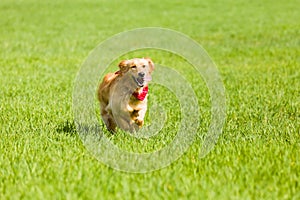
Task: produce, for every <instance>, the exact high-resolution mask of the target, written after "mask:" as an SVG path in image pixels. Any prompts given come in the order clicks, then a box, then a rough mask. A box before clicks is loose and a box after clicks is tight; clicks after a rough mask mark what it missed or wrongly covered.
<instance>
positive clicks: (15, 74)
mask: <svg viewBox="0 0 300 200" xmlns="http://www.w3.org/2000/svg"><path fill="white" fill-rule="evenodd" d="M299 3H300V2H299V1H298V0H288V1H285V2H281V1H269V0H267V1H258V0H256V1H252V2H250V3H247V2H245V1H241V0H237V1H233V0H231V1H230V0H228V1H216V0H213V1H196V0H193V1H177V0H176V1H168V2H167V1H156V0H154V1H146V2H142V1H133V0H131V1H127V2H125V1H116V0H113V1H104V0H103V1H99V2H96V1H88V0H86V1H78V0H75V1H74V0H72V1H71V0H69V1H58V0H57V1H34V0H28V1H11V0H2V1H1V2H0V26H1V29H0V112H1V114H0V134H1V136H0V139H1V141H0V198H1V199H105V198H106V199H112V198H115V199H116V198H120V199H121V198H122V199H123V198H126V199H185V198H186V199H299V198H300V192H299V191H300V186H299V184H300V183H299V180H300V161H299V158H300V151H299V149H300V142H299V141H300V134H299V133H300V130H299V127H300V114H299V113H300V89H299V88H300V81H299V80H300V70H299V69H300V60H299V55H300V48H299V47H300V38H299V35H300V32H299V30H300V23H299V18H300V14H299V11H298V10H299V9H298V8H297V5H299ZM146 26H147V27H148V26H157V27H166V28H171V29H175V30H177V31H180V32H183V33H185V34H187V35H189V36H190V37H191V38H193V39H194V40H196V41H197V42H199V43H200V44H201V45H202V46H203V47H204V48H205V49H206V50H207V52H208V53H209V55H210V56H211V57H212V59H213V60H214V62H215V63H216V64H217V66H218V69H219V70H220V73H221V75H222V78H223V81H224V85H225V88H226V97H227V119H226V124H225V127H224V130H223V133H222V135H221V137H220V138H219V140H218V143H217V144H216V146H215V148H214V149H213V150H212V151H211V152H210V154H208V155H207V156H206V157H205V158H203V159H199V158H198V157H197V155H198V153H199V147H200V145H201V139H197V140H196V141H195V142H194V144H193V145H192V146H191V147H190V149H189V150H188V151H187V152H186V153H185V154H184V155H183V156H182V157H181V158H180V159H178V160H177V161H176V162H174V163H172V164H171V165H170V166H168V167H166V168H164V169H162V170H158V171H154V172H151V173H146V174H130V173H124V172H119V171H115V170H113V169H111V168H109V167H107V166H106V165H104V164H102V163H100V162H98V161H97V160H96V159H95V158H94V157H93V156H92V155H91V153H90V152H89V151H87V150H86V149H85V147H84V145H83V144H82V142H81V140H80V138H79V136H78V135H77V133H76V131H75V129H74V124H73V111H72V92H73V86H74V80H75V78H76V74H77V72H78V70H79V69H80V67H81V64H82V63H83V61H84V60H85V59H86V58H87V56H88V55H89V52H90V51H91V50H92V49H93V48H94V47H96V46H97V45H98V43H99V42H101V41H103V40H105V39H106V38H108V37H110V36H111V35H113V34H116V33H119V32H121V31H125V30H129V29H133V28H137V27H146ZM137 54H138V53H137ZM148 54H150V56H151V57H152V59H153V60H154V61H155V62H157V63H160V64H164V65H167V66H173V65H174V62H175V60H176V59H177V60H180V59H179V58H175V60H174V56H173V55H170V54H167V53H163V52H153V51H152V52H151V51H150V52H149V53H148ZM175 57H176V56H175ZM116 62H117V61H116ZM178 70H179V71H180V68H179V69H178ZM186 76H187V77H188V78H190V79H189V80H190V81H191V85H192V86H193V88H194V90H195V91H196V95H197V97H198V101H199V105H200V106H201V107H200V110H201V111H202V112H201V116H202V117H203V121H201V127H200V129H199V133H197V134H198V135H199V138H201V137H200V136H201V134H203V132H204V131H205V130H206V129H207V126H208V124H209V122H210V117H209V116H210V115H209V114H210V113H209V105H210V104H209V96H208V93H207V89H206V88H205V87H203V85H204V84H203V83H202V82H200V83H198V79H196V78H195V77H194V75H193V73H187V74H186ZM161 90H162V88H159V87H154V88H153V93H154V92H155V94H153V93H152V95H153V96H155V97H156V98H158V99H159V98H161V97H160V96H159V92H160V91H161ZM153 100H154V98H153ZM175 103H176V102H170V101H165V105H166V109H171V107H172V105H173V104H175ZM177 103H178V102H177ZM178 117H179V113H178V109H177V110H175V111H174V112H173V111H169V112H168V126H167V127H166V128H165V129H164V131H163V133H162V136H158V138H159V139H160V140H155V141H153V143H152V144H156V145H157V146H154V147H160V146H163V144H164V142H166V141H168V140H170V138H168V133H169V130H172V124H173V123H174V122H173V120H174V119H178ZM121 137H122V138H126V136H124V135H122V134H120V138H121ZM120 138H118V136H113V140H114V141H115V142H116V143H119V144H118V145H119V146H120V147H122V148H124V149H129V150H132V151H139V150H142V149H143V147H144V146H142V147H136V146H135V145H137V144H139V143H138V142H137V141H133V140H132V139H125V140H124V142H123V143H122V142H120ZM142 144H143V143H142ZM147 144H151V143H150V142H149V143H147ZM150 146H151V145H150ZM145 150H148V151H151V150H155V149H151V148H150V147H149V146H146V147H145Z"/></svg>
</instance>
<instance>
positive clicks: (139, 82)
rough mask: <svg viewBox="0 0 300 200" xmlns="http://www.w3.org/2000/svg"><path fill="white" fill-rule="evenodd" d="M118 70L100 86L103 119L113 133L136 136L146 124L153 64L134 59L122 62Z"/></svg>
mask: <svg viewBox="0 0 300 200" xmlns="http://www.w3.org/2000/svg"><path fill="white" fill-rule="evenodd" d="M119 68H120V70H119V71H117V72H115V73H109V74H107V75H106V76H105V77H104V78H103V81H102V83H101V84H100V85H99V89H98V100H99V101H100V109H101V117H102V119H103V121H104V123H105V125H106V127H107V129H108V130H109V131H110V132H115V131H116V127H119V128H120V129H122V130H125V131H129V132H135V131H138V130H139V128H141V127H142V126H143V124H144V117H145V114H146V111H147V96H148V83H149V81H151V79H152V78H151V73H152V71H153V70H154V64H153V62H152V60H151V59H150V58H134V59H131V60H123V61H121V62H120V64H119Z"/></svg>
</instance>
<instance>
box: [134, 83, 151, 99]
mask: <svg viewBox="0 0 300 200" xmlns="http://www.w3.org/2000/svg"><path fill="white" fill-rule="evenodd" d="M147 94H148V86H145V87H143V91H142V92H141V93H138V92H134V93H133V94H132V95H133V96H134V97H135V98H137V99H138V100H140V101H144V99H145V98H146V96H147Z"/></svg>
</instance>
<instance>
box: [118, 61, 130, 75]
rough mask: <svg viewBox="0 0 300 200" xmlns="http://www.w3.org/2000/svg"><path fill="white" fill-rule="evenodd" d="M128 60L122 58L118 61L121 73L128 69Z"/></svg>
mask: <svg viewBox="0 0 300 200" xmlns="http://www.w3.org/2000/svg"><path fill="white" fill-rule="evenodd" d="M129 64H130V62H129V60H122V61H121V62H120V63H119V68H120V71H121V72H122V73H125V72H127V71H128V70H129Z"/></svg>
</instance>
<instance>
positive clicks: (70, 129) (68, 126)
mask: <svg viewBox="0 0 300 200" xmlns="http://www.w3.org/2000/svg"><path fill="white" fill-rule="evenodd" d="M56 131H57V132H58V133H64V134H67V135H76V134H77V130H76V126H75V123H74V121H69V120H67V121H65V122H63V123H61V124H58V125H57V128H56Z"/></svg>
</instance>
